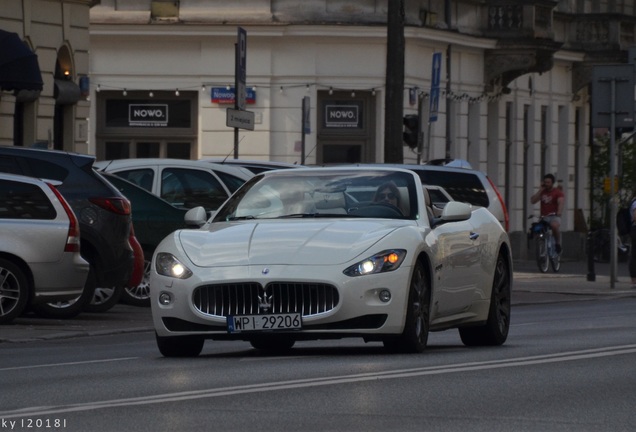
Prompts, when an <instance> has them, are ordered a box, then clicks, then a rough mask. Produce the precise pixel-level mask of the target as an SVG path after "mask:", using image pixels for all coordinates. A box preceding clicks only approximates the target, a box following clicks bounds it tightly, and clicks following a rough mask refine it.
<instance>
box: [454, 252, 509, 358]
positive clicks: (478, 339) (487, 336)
mask: <svg viewBox="0 0 636 432" xmlns="http://www.w3.org/2000/svg"><path fill="white" fill-rule="evenodd" d="M511 286H512V283H511V277H510V271H509V267H508V262H507V260H506V259H505V258H504V256H503V255H502V254H499V257H498V258H497V264H496V266H495V276H494V279H493V283H492V292H491V294H490V307H489V309H488V320H487V321H486V324H484V325H482V326H478V327H464V328H460V329H459V336H460V337H461V339H462V342H463V343H464V345H466V346H496V345H502V344H503V343H504V342H505V341H506V339H507V338H508V331H509V330H510V305H511V303H510V293H511Z"/></svg>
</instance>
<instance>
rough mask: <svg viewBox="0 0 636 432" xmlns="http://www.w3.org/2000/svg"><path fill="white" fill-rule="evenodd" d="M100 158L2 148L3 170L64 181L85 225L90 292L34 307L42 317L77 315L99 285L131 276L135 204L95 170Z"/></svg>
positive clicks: (83, 242)
mask: <svg viewBox="0 0 636 432" xmlns="http://www.w3.org/2000/svg"><path fill="white" fill-rule="evenodd" d="M94 161H95V157H94V156H89V155H83V154H79V153H70V152H63V151H56V150H41V149H33V148H24V147H16V146H0V172H7V173H14V174H23V175H26V176H30V177H37V178H45V179H52V180H56V181H59V182H60V183H61V184H59V186H57V189H58V190H59V191H60V193H61V194H62V195H63V196H64V198H65V199H66V200H67V201H68V202H69V204H70V206H71V208H72V209H73V212H74V213H75V215H76V216H77V219H78V220H79V224H80V237H81V242H80V248H81V251H80V252H81V255H82V257H83V258H84V259H85V260H86V261H88V263H89V265H90V272H89V275H88V277H87V279H86V284H85V287H84V291H83V292H82V295H81V296H80V297H79V298H77V299H76V300H71V301H65V302H54V303H39V304H36V305H34V307H33V309H34V310H35V311H36V312H37V313H38V314H40V315H42V316H47V317H52V318H70V317H74V316H76V315H77V314H79V313H80V312H81V311H82V310H84V308H85V307H86V305H88V304H89V303H90V302H91V300H92V299H93V295H94V292H95V287H97V286H100V287H123V286H124V285H125V284H126V282H127V281H128V279H130V274H131V272H132V268H133V260H134V254H133V250H132V248H131V246H130V243H129V242H128V237H129V234H130V227H131V221H132V219H131V215H130V203H129V202H128V200H127V199H126V198H125V197H124V196H123V195H122V194H121V193H120V192H119V191H118V190H117V189H115V188H114V187H113V186H112V185H111V184H110V183H108V181H106V180H105V179H104V178H103V177H102V176H101V175H100V174H99V173H97V172H96V171H95V170H94V169H93V163H94Z"/></svg>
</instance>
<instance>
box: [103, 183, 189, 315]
mask: <svg viewBox="0 0 636 432" xmlns="http://www.w3.org/2000/svg"><path fill="white" fill-rule="evenodd" d="M102 175H103V176H104V178H106V180H108V181H109V182H110V183H111V184H112V185H113V186H115V187H116V188H117V189H118V190H119V191H120V192H121V193H122V194H123V195H124V196H125V197H126V198H128V200H129V201H130V205H131V208H132V218H133V225H134V227H135V238H136V239H137V241H138V242H139V244H140V247H141V250H142V256H143V271H142V276H141V278H140V279H141V280H140V281H139V282H136V283H129V284H127V285H126V286H125V287H124V289H123V292H122V295H121V301H122V302H123V303H127V304H130V305H133V306H150V290H149V284H148V278H149V276H150V261H151V260H152V254H153V253H154V251H155V248H156V247H157V245H158V244H159V243H160V242H161V240H163V239H164V238H165V237H166V236H167V235H168V234H170V233H172V232H173V231H175V230H177V229H180V228H185V227H186V223H185V221H184V217H185V214H186V212H187V210H186V209H182V208H177V207H175V206H173V205H172V204H170V203H169V202H167V201H165V200H163V199H161V198H159V197H158V196H156V195H154V194H152V193H150V192H148V191H147V190H145V189H143V188H141V187H139V186H137V185H136V184H134V183H131V182H129V181H128V180H126V179H123V178H121V177H119V176H117V175H115V174H113V173H108V172H103V173H102Z"/></svg>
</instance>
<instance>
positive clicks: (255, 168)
mask: <svg viewBox="0 0 636 432" xmlns="http://www.w3.org/2000/svg"><path fill="white" fill-rule="evenodd" d="M201 160H203V161H206V162H212V163H216V164H221V165H230V166H240V167H243V168H247V169H248V170H250V171H251V172H252V173H254V174H260V173H262V172H265V171H272V170H276V169H290V168H300V167H302V166H303V165H300V164H293V163H288V162H276V161H262V160H252V159H233V158H229V157H228V158H204V159H201Z"/></svg>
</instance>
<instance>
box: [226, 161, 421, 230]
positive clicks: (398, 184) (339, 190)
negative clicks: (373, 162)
mask: <svg viewBox="0 0 636 432" xmlns="http://www.w3.org/2000/svg"><path fill="white" fill-rule="evenodd" d="M413 178H414V177H413V175H412V174H410V173H406V172H399V171H374V170H350V169H349V170H321V169H312V170H302V171H300V170H285V171H280V172H276V173H269V174H266V175H259V176H256V177H254V178H252V179H251V180H249V181H248V182H247V183H246V184H245V185H244V186H243V187H242V188H241V189H240V190H239V191H238V192H237V193H236V194H234V195H233V196H232V197H231V198H230V199H229V200H228V201H227V202H226V203H225V205H224V206H223V207H222V208H220V209H219V211H218V212H217V214H216V216H215V217H214V222H218V221H232V220H241V219H274V218H292V217H298V218H300V217H370V218H387V219H416V218H417V208H418V206H417V198H416V196H417V195H416V192H415V182H414V181H413Z"/></svg>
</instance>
